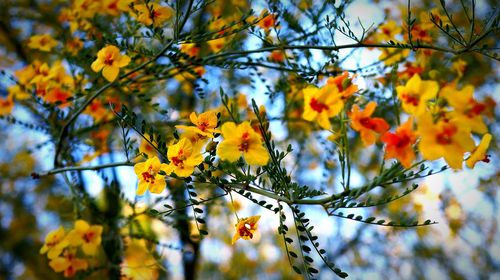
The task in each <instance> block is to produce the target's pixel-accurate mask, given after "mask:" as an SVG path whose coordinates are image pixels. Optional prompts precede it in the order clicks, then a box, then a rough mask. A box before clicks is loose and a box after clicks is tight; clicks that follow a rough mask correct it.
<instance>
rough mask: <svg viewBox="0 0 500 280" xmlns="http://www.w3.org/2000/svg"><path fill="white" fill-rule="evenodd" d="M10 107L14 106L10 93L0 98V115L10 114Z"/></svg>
mask: <svg viewBox="0 0 500 280" xmlns="http://www.w3.org/2000/svg"><path fill="white" fill-rule="evenodd" d="M12 108H14V98H13V97H12V94H9V95H7V97H5V98H0V116H5V115H8V114H10V112H12Z"/></svg>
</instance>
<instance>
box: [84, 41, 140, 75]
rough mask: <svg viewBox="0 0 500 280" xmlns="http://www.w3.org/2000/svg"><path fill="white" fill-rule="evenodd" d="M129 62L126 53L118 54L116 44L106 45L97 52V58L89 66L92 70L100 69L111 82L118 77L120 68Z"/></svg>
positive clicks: (118, 50)
mask: <svg viewBox="0 0 500 280" xmlns="http://www.w3.org/2000/svg"><path fill="white" fill-rule="evenodd" d="M129 63H130V57H129V56H128V55H122V54H120V49H118V48H117V47H116V46H106V47H104V48H102V49H101V50H100V51H99V52H98V53H97V59H96V60H95V61H94V62H92V65H91V66H90V67H91V68H92V70H93V71H94V72H99V71H101V70H102V75H103V76H104V78H106V80H108V81H110V82H112V81H114V80H115V79H116V77H118V72H120V68H122V67H125V66H127V65H128V64H129Z"/></svg>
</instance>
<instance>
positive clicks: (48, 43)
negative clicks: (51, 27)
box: [28, 34, 57, 52]
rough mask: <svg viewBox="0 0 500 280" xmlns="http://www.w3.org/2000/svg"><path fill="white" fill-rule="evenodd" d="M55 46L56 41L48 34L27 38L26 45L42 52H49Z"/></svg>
mask: <svg viewBox="0 0 500 280" xmlns="http://www.w3.org/2000/svg"><path fill="white" fill-rule="evenodd" d="M55 46H57V41H56V40H55V39H54V38H52V37H51V36H50V35H49V34H42V35H34V36H31V37H30V38H29V40H28V47H30V48H32V49H38V50H40V51H43V52H50V51H51V50H52V48H54V47H55Z"/></svg>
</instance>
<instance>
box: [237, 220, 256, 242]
mask: <svg viewBox="0 0 500 280" xmlns="http://www.w3.org/2000/svg"><path fill="white" fill-rule="evenodd" d="M259 219H260V216H251V217H248V218H244V219H240V220H238V223H237V224H235V225H234V227H235V229H236V232H235V233H234V235H233V239H232V240H231V244H234V243H235V242H236V241H238V239H240V238H243V239H245V240H250V239H252V238H253V235H254V233H255V231H256V230H257V222H258V221H259Z"/></svg>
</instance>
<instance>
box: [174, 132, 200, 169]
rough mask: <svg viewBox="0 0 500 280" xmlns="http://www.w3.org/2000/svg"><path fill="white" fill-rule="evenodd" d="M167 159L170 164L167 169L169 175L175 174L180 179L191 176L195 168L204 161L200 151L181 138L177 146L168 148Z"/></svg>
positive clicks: (187, 140)
mask: <svg viewBox="0 0 500 280" xmlns="http://www.w3.org/2000/svg"><path fill="white" fill-rule="evenodd" d="M167 157H168V160H169V161H170V163H169V164H168V166H167V167H166V172H167V174H170V173H172V172H173V173H175V175H177V176H179V177H188V176H191V174H193V172H194V168H195V166H197V165H199V164H200V163H201V162H202V161H203V156H202V155H201V152H200V150H199V149H194V148H193V144H192V143H191V141H189V139H187V138H181V140H179V142H177V144H175V145H171V146H170V147H168V152H167Z"/></svg>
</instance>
